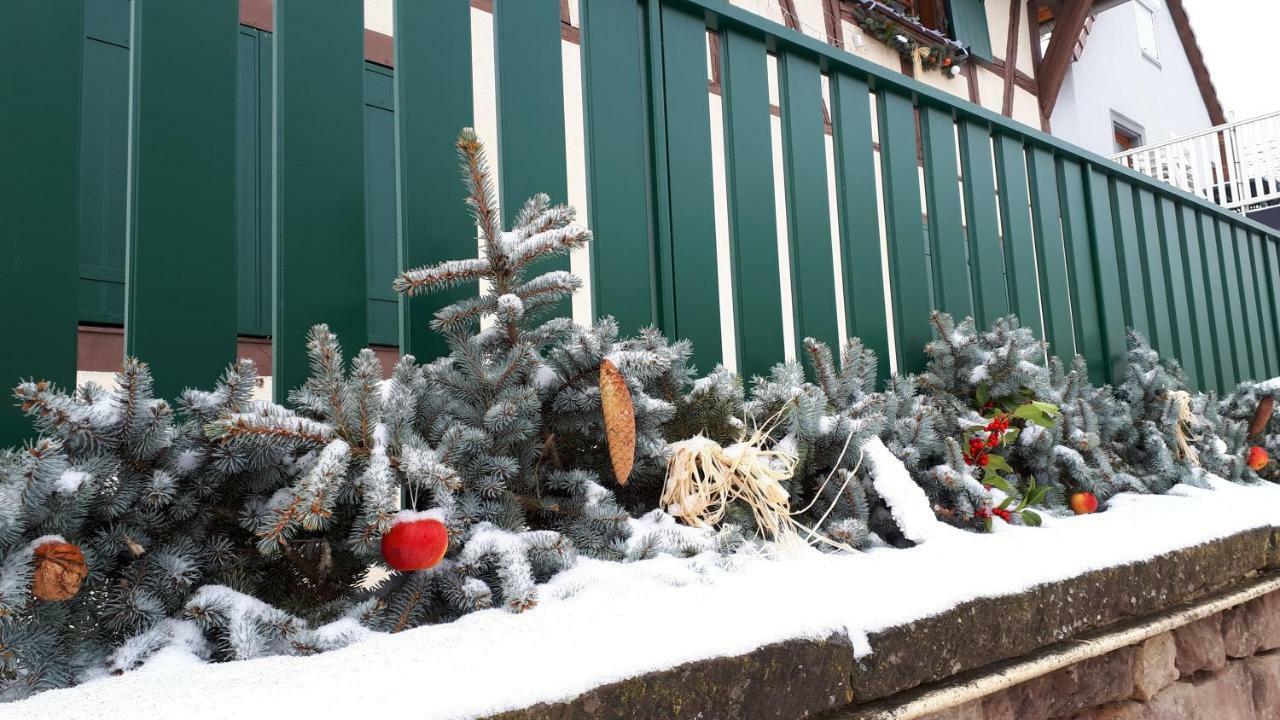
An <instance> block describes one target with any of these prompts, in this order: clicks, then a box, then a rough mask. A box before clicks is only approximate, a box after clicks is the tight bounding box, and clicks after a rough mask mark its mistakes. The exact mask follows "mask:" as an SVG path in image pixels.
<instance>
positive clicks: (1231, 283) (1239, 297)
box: [1216, 219, 1253, 388]
mask: <svg viewBox="0 0 1280 720" xmlns="http://www.w3.org/2000/svg"><path fill="white" fill-rule="evenodd" d="M1216 224H1217V230H1218V259H1219V261H1220V262H1221V263H1222V265H1221V271H1222V294H1223V297H1224V299H1225V300H1226V301H1227V305H1226V310H1227V337H1228V338H1229V339H1230V340H1231V345H1230V347H1231V358H1232V360H1233V361H1234V362H1235V375H1234V377H1232V378H1230V381H1229V383H1228V388H1231V387H1235V384H1236V383H1238V382H1240V381H1241V380H1244V379H1247V378H1249V377H1251V376H1252V375H1253V359H1252V357H1251V356H1250V354H1249V348H1248V346H1247V345H1246V344H1245V339H1244V335H1245V330H1246V329H1247V328H1248V327H1249V326H1248V324H1247V318H1248V315H1247V314H1246V313H1245V308H1244V302H1243V300H1244V297H1243V293H1242V291H1241V286H1240V270H1239V262H1238V260H1237V258H1238V255H1239V250H1238V249H1237V248H1236V241H1235V236H1234V233H1233V232H1232V228H1231V224H1230V223H1228V222H1226V221H1225V220H1222V219H1219V220H1218V221H1217V223H1216Z"/></svg>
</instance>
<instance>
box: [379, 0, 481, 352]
mask: <svg viewBox="0 0 1280 720" xmlns="http://www.w3.org/2000/svg"><path fill="white" fill-rule="evenodd" d="M395 27H396V39H397V40H398V42H396V43H395V45H394V50H395V55H396V70H395V93H396V94H395V104H396V112H395V127H396V182H397V192H396V197H397V205H396V215H397V221H398V222H397V231H398V244H399V256H400V257H399V264H400V269H401V270H409V269H412V268H416V267H420V266H423V265H432V264H435V263H438V262H441V261H443V260H453V259H458V258H467V257H475V256H476V229H475V222H474V221H473V220H472V218H471V213H470V212H469V211H468V210H467V208H466V206H465V205H463V204H462V202H461V201H460V199H461V197H462V192H463V191H462V181H461V176H460V173H459V172H458V162H457V150H456V149H455V148H454V140H455V139H457V137H458V132H459V131H460V130H462V128H464V127H468V126H470V125H471V124H472V122H473V120H472V109H471V108H472V79H471V4H470V3H469V2H467V0H443V1H438V2H431V3H422V2H403V1H401V2H397V3H396V4H395ZM475 293H476V288H475V287H474V286H472V285H470V284H466V285H463V286H460V287H457V288H450V289H449V290H446V291H444V292H439V293H432V294H429V295H420V296H418V297H414V298H401V299H400V352H402V353H404V354H406V355H409V354H412V355H416V356H418V357H419V358H420V359H422V360H423V361H430V360H431V359H432V358H434V357H436V356H439V355H443V354H444V353H446V352H447V351H448V345H447V344H446V343H445V341H444V337H443V336H441V335H440V334H438V333H436V332H435V331H433V330H431V328H430V327H428V323H430V322H431V317H432V315H433V314H434V313H435V311H436V310H438V309H439V308H442V307H444V306H445V305H449V304H451V303H454V302H457V301H458V300H461V299H463V298H465V297H467V296H470V295H474V294H475Z"/></svg>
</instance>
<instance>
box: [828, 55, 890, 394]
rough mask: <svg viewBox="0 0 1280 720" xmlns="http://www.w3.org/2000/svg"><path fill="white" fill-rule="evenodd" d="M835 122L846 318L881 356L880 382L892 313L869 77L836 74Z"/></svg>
mask: <svg viewBox="0 0 1280 720" xmlns="http://www.w3.org/2000/svg"><path fill="white" fill-rule="evenodd" d="M831 127H832V134H833V137H832V140H833V141H834V144H835V161H836V208H837V210H838V212H839V217H840V262H841V263H842V264H843V265H844V268H843V270H844V272H843V276H844V307H845V323H846V325H847V329H848V334H849V337H857V338H860V339H861V340H862V342H863V344H864V345H866V346H867V347H868V348H870V349H871V350H874V351H875V353H876V357H877V358H878V359H879V360H880V362H878V363H877V364H876V374H877V375H878V377H879V380H880V382H884V381H885V380H887V379H888V377H889V318H888V313H887V311H886V308H885V302H884V286H885V278H884V268H883V266H882V265H881V255H882V254H881V251H880V223H879V221H878V219H879V214H880V210H879V208H878V207H877V203H876V169H875V168H876V157H875V148H874V146H873V145H872V143H871V94H870V90H869V89H868V88H867V81H866V80H864V79H862V78H857V77H854V76H852V75H849V74H847V73H833V74H832V76H831Z"/></svg>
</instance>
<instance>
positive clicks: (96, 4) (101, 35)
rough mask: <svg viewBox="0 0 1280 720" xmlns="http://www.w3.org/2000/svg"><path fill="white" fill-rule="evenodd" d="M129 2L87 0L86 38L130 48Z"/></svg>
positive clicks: (85, 3) (124, 0) (85, 2)
mask: <svg viewBox="0 0 1280 720" xmlns="http://www.w3.org/2000/svg"><path fill="white" fill-rule="evenodd" d="M129 2H130V0H85V1H84V34H85V37H89V38H93V39H94V40H99V41H101V42H108V43H112V44H114V45H118V46H120V47H122V48H128V47H129V32H130V28H129V25H130V20H129ZM85 80H88V78H87V77H86V78H85Z"/></svg>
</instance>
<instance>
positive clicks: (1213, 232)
mask: <svg viewBox="0 0 1280 720" xmlns="http://www.w3.org/2000/svg"><path fill="white" fill-rule="evenodd" d="M1196 223H1197V225H1199V227H1200V258H1201V260H1202V264H1200V265H1197V266H1194V267H1196V268H1197V269H1199V270H1200V272H1201V273H1203V274H1204V276H1205V290H1206V294H1205V301H1206V302H1207V303H1208V311H1209V318H1210V323H1211V325H1210V328H1211V330H1212V333H1213V336H1214V338H1213V343H1214V357H1215V358H1216V361H1217V369H1218V372H1217V383H1218V391H1219V392H1226V391H1227V388H1229V387H1231V386H1232V385H1233V384H1234V383H1235V378H1236V377H1238V375H1237V374H1236V365H1235V352H1234V351H1233V349H1232V344H1231V334H1230V333H1231V330H1230V322H1231V320H1230V318H1229V317H1228V314H1227V299H1226V295H1225V293H1224V292H1223V287H1222V261H1221V259H1220V258H1219V255H1218V250H1219V248H1218V245H1219V243H1218V230H1217V226H1216V223H1214V221H1213V217H1212V216H1211V215H1208V214H1202V213H1196Z"/></svg>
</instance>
